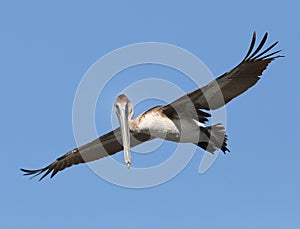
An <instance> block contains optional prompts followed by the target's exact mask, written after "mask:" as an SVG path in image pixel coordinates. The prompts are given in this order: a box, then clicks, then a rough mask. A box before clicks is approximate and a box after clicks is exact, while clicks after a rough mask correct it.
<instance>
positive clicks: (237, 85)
mask: <svg viewBox="0 0 300 229" xmlns="http://www.w3.org/2000/svg"><path fill="white" fill-rule="evenodd" d="M267 37H268V33H265V35H264V37H263V39H262V41H261V42H260V43H259V45H258V46H257V48H256V49H255V51H253V48H254V45H255V41H256V33H255V32H254V34H253V37H252V41H251V44H250V48H249V50H248V52H247V54H246V56H245V58H244V59H243V60H242V62H241V63H240V64H239V65H237V66H236V67H235V68H233V69H232V70H230V71H229V72H226V73H225V74H223V75H221V76H220V77H218V78H217V79H215V80H213V81H211V82H210V83H209V84H207V85H206V86H204V87H202V88H200V89H198V90H195V91H193V92H191V93H188V94H187V95H185V96H183V97H181V98H179V99H177V100H175V101H174V102H172V103H171V104H169V105H166V106H165V107H164V112H165V114H166V115H168V116H170V115H172V113H174V110H176V111H177V113H186V111H190V110H191V109H194V110H195V109H196V110H198V109H205V110H214V109H218V108H220V107H222V106H223V105H225V104H226V103H228V102H229V101H231V100H232V99H233V98H235V97H237V96H239V95H240V94H242V93H243V92H245V91H246V90H248V89H249V88H250V87H252V86H253V85H255V84H256V82H257V81H258V80H259V79H260V76H261V75H262V73H263V71H264V70H265V69H266V68H267V66H268V64H269V63H270V62H271V61H273V60H275V59H276V58H278V57H282V56H280V55H276V54H277V53H279V52H280V51H281V50H279V51H275V52H272V53H268V52H269V51H270V50H271V49H272V48H274V46H276V45H277V43H278V42H275V43H273V44H272V45H271V46H270V47H268V48H266V49H265V50H262V48H263V46H264V44H265V42H266V40H267ZM252 51H253V52H252ZM191 104H192V105H193V107H192V108H191ZM197 112H198V111H197ZM205 114H206V113H204V114H203V115H202V121H205V118H206V117H207V115H205ZM199 121H201V120H199Z"/></svg>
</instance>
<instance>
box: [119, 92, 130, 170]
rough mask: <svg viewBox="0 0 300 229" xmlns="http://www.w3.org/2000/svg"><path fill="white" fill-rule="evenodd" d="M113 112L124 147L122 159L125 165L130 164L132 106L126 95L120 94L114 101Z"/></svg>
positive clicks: (128, 165)
mask: <svg viewBox="0 0 300 229" xmlns="http://www.w3.org/2000/svg"><path fill="white" fill-rule="evenodd" d="M115 112H116V114H117V116H118V120H119V123H120V128H121V135H122V141H123V148H124V160H125V163H126V164H127V167H128V168H130V165H131V154H130V125H129V124H130V122H131V118H132V116H133V106H132V103H131V102H130V100H129V99H128V97H127V96H126V95H124V94H121V95H119V96H118V97H117V99H116V101H115Z"/></svg>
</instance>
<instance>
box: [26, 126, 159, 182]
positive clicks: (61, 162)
mask: <svg viewBox="0 0 300 229" xmlns="http://www.w3.org/2000/svg"><path fill="white" fill-rule="evenodd" d="M151 139H153V137H151V136H150V135H148V134H142V133H132V134H131V137H130V145H131V147H134V146H136V145H138V144H141V143H143V142H145V141H148V140H151ZM121 150H123V145H122V138H121V131H120V128H117V129H115V130H113V131H111V132H109V133H107V134H105V135H103V136H101V137H99V138H97V139H95V140H94V141H92V142H90V143H87V144H85V145H83V146H81V147H79V148H76V149H73V150H71V151H69V152H67V153H66V154H65V155H63V156H62V157H59V158H57V159H56V160H55V161H54V162H53V163H52V164H50V165H48V166H46V167H44V168H42V169H37V170H28V169H21V171H22V172H24V175H33V177H35V176H38V175H40V174H42V173H44V174H43V176H42V177H41V178H40V180H42V179H43V178H44V177H46V176H47V175H48V174H49V173H51V176H50V177H51V178H52V177H53V176H55V174H56V173H58V172H59V171H61V170H64V169H65V168H68V167H70V166H72V165H77V164H80V163H87V162H90V161H94V160H98V159H100V158H103V157H107V156H109V155H112V154H115V153H117V152H119V151H121Z"/></svg>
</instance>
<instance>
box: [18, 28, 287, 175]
mask: <svg viewBox="0 0 300 229" xmlns="http://www.w3.org/2000/svg"><path fill="white" fill-rule="evenodd" d="M267 36H268V33H265V35H264V37H263V38H262V40H261V42H260V43H259V45H258V46H257V48H256V49H255V50H254V51H253V49H254V46H255V41H256V34H255V32H254V34H253V36H252V41H251V44H250V48H249V50H248V52H247V54H246V56H245V58H244V59H243V60H242V61H241V63H239V64H238V65H237V66H236V67H235V68H233V69H232V70H230V71H228V72H226V73H225V74H223V75H221V76H220V77H218V78H216V79H215V80H213V81H211V82H210V83H209V84H207V85H206V86H204V87H202V88H200V89H197V90H195V91H193V92H190V93H188V94H186V95H184V96H182V97H181V98H179V99H177V100H175V101H174V102H172V103H170V104H168V105H165V106H156V107H153V108H151V109H149V110H148V111H146V112H144V113H142V114H140V115H139V116H137V118H135V119H134V120H132V117H133V105H132V104H131V102H130V100H129V99H128V98H127V97H126V95H123V94H122V95H119V96H118V97H117V99H116V101H115V105H114V106H115V111H116V114H117V116H118V120H119V123H120V128H117V129H115V130H113V131H111V132H109V133H107V134H105V135H103V136H101V137H99V138H97V139H95V140H93V141H92V142H90V143H87V144H85V145H83V146H81V147H78V148H75V149H73V150H71V151H69V152H67V153H66V154H65V155H63V156H62V157H59V158H57V159H56V160H55V161H54V162H53V163H51V164H50V165H48V166H46V167H44V168H42V169H37V170H27V169H21V171H23V172H24V175H34V176H37V175H39V174H42V173H44V174H43V175H42V176H41V178H40V180H41V179H43V178H44V177H46V176H47V175H48V174H49V173H51V176H50V177H51V178H52V177H53V176H54V175H55V174H56V173H57V172H59V171H61V170H64V169H65V168H67V167H70V166H72V165H76V164H80V163H86V162H90V161H93V160H97V159H100V158H103V157H106V156H109V155H113V154H115V153H117V152H119V151H122V150H124V160H125V163H126V164H127V166H128V168H129V167H130V165H131V155H130V147H134V146H136V145H138V144H140V143H143V142H145V141H149V140H151V139H154V138H162V139H165V140H169V141H175V142H185V143H193V144H196V145H197V146H199V147H201V148H203V149H204V150H206V151H208V152H210V153H214V152H215V151H216V150H219V149H220V150H222V151H223V152H224V153H226V152H227V151H229V150H228V148H227V142H226V141H227V136H226V133H225V129H224V127H223V125H222V124H220V123H218V124H215V125H212V126H205V122H206V121H208V118H209V117H210V114H209V113H207V112H204V111H203V110H214V109H218V108H220V107H222V106H223V105H225V104H226V103H228V102H229V101H231V100H232V99H233V98H235V97H237V96H238V95H240V94H242V93H243V92H245V91H246V90H248V89H249V88H250V87H252V86H253V85H255V84H256V82H257V81H258V80H259V79H260V76H261V75H262V73H263V71H264V70H265V69H266V67H267V66H268V64H269V63H270V62H272V61H273V60H275V59H276V58H278V57H283V56H281V55H276V54H277V53H279V52H280V51H281V50H278V51H274V52H272V53H269V51H270V50H271V49H272V48H274V46H276V45H277V43H278V42H275V43H273V44H272V45H271V46H269V47H268V48H266V49H264V50H263V46H264V44H265V42H266V40H267ZM34 176H33V177H34Z"/></svg>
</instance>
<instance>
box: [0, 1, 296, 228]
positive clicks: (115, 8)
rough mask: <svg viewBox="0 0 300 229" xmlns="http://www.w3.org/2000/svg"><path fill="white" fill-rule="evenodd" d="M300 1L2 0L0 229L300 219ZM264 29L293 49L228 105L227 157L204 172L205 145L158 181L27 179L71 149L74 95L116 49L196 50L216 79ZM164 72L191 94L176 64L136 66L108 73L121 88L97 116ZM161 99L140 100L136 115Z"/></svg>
mask: <svg viewBox="0 0 300 229" xmlns="http://www.w3.org/2000/svg"><path fill="white" fill-rule="evenodd" d="M298 9H299V5H297V3H296V2H295V1H282V2H268V1H258V0H254V1H248V2H241V1H219V2H217V1H206V2H203V3H200V1H188V2H184V3H183V2H182V3H174V1H151V2H147V3H142V2H141V1H128V2H126V3H125V2H121V1H110V2H109V3H100V1H87V2H85V3H83V2H82V3H78V2H74V1H63V2H62V1H51V2H50V1H47V2H45V1H43V2H41V1H6V2H5V3H4V2H3V1H2V2H1V3H0V24H1V26H0V28H1V36H0V37H1V38H0V40H1V42H0V47H1V49H0V50H1V52H0V60H1V68H0V75H1V81H2V83H1V86H0V87H1V90H0V101H1V121H0V122H1V130H0V136H1V145H2V154H1V155H2V163H1V180H2V184H3V185H2V188H1V208H0V215H1V222H0V227H1V228H21V227H22V228H53V227H59V228H83V227H86V228H99V227H103V228H105V227H109V228H120V227H123V228H154V227H156V228H162V227H166V226H168V227H171V226H172V228H182V227H185V228H196V227H197V228H204V227H205V228H299V225H300V220H299V213H300V196H299V193H300V183H299V174H300V166H299V161H300V154H299V149H298V144H297V143H298V142H299V139H300V138H299V137H300V134H299V127H300V126H299V120H298V119H299V116H300V98H299V97H300V96H299V92H298V90H299V88H298V85H299V83H300V80H299V79H300V78H299V76H298V75H299V73H298V66H299V51H300V50H299V40H300V31H299V25H298V21H299V19H300V18H299V14H298ZM254 30H255V31H257V33H258V35H259V36H262V35H263V33H264V32H266V31H268V32H269V35H270V36H269V42H272V41H276V40H279V41H280V44H279V48H282V49H284V51H283V54H284V55H286V58H283V59H280V60H278V61H275V62H274V63H272V64H271V66H270V67H269V68H268V69H267V71H266V72H265V73H264V77H263V79H262V80H261V81H260V82H259V83H258V85H256V86H255V87H254V88H252V89H251V90H250V91H248V92H247V93H245V94H244V95H242V96H241V97H239V98H238V99H236V100H234V101H233V102H231V103H230V104H229V105H228V106H227V132H228V135H229V142H228V143H229V148H230V150H231V153H229V154H227V155H219V157H218V158H217V161H216V162H215V163H214V164H213V166H212V167H211V168H210V169H209V170H208V172H207V173H205V174H203V175H200V174H199V173H198V172H197V170H198V166H199V162H200V160H201V158H202V155H203V151H202V150H201V149H199V150H197V152H196V154H195V155H194V157H193V158H192V160H191V161H190V163H189V164H188V165H187V167H186V168H185V169H184V170H183V171H182V172H181V173H180V174H178V175H177V176H176V177H175V178H173V179H172V180H170V181H168V182H166V183H164V184H162V185H159V186H156V187H153V188H149V189H128V188H122V187H119V186H116V185H113V184H111V183H109V182H107V181H105V180H103V179H101V178H99V177H98V176H96V175H95V174H94V173H93V172H92V171H91V170H90V169H89V167H87V166H85V165H80V166H74V167H72V168H70V169H67V170H65V171H63V172H61V173H60V174H58V175H57V177H55V179H52V180H50V179H45V180H44V181H42V182H38V181H37V180H29V179H27V178H26V177H23V176H22V175H21V173H20V171H19V168H20V167H26V168H38V167H40V166H44V165H46V164H48V163H50V162H52V161H53V160H54V159H56V158H57V157H58V156H61V155H62V154H64V153H65V152H66V151H68V150H69V149H72V148H73V147H74V146H75V140H74V136H73V130H72V106H73V100H74V95H75V92H76V89H77V87H78V84H79V82H80V80H81V79H82V77H83V75H84V73H85V72H86V71H87V69H88V68H89V67H90V66H91V65H92V64H93V63H94V62H95V61H97V60H98V59H99V58H100V57H102V56H103V55H105V54H106V53H108V52H110V51H112V50H114V49H116V48H119V47H121V46H124V45H129V44H133V43H136V42H145V41H155V42H166V43H170V44H173V45H177V46H180V47H182V48H184V49H187V50H189V51H190V52H192V53H194V54H195V55H197V56H198V57H199V58H200V59H201V60H202V61H204V63H205V64H206V65H207V66H208V67H209V68H210V70H211V71H212V72H213V73H214V74H215V75H216V76H218V75H220V74H222V73H224V72H225V71H227V70H229V69H230V68H232V67H234V66H235V65H236V64H237V63H238V62H239V61H240V60H241V58H242V57H243V55H244V54H245V52H246V51H247V48H248V45H249V42H250V38H251V35H252V32H253V31H254ZM172 73H174V77H175V79H174V78H172V77H173V75H172ZM159 74H161V75H162V77H165V78H166V79H169V80H173V81H174V80H175V81H176V82H178V83H179V84H181V85H182V86H183V88H184V90H185V91H186V92H188V91H191V90H194V89H195V87H194V85H192V84H188V83H186V80H182V81H181V77H180V74H178V73H176V71H174V70H172V69H166V68H163V67H161V68H155V67H152V68H151V67H149V66H144V67H143V66H140V67H137V68H136V69H134V68H133V69H130V70H129V71H128V72H127V75H126V73H125V76H128V77H129V78H128V80H127V81H126V80H125V81H124V82H123V81H122V80H121V81H120V82H121V83H120V82H119V83H118V82H117V81H115V82H112V83H114V85H113V86H112V88H114V89H115V91H111V93H107V95H106V98H105V99H103V103H101V100H99V106H98V107H97V112H98V113H99V114H100V113H102V112H103V113H104V114H106V112H108V113H109V112H110V111H111V109H112V104H113V101H114V99H115V97H116V95H118V94H119V93H120V90H122V89H123V83H124V84H125V83H130V82H133V81H134V80H135V79H138V78H139V77H148V76H153V75H156V76H158V75H159ZM120 77H121V76H120ZM199 77H200V76H199ZM183 78H184V77H183ZM166 90H167V89H166ZM166 92H167V91H166ZM174 99H175V98H174ZM158 103H159V101H155V100H153V101H148V102H145V103H143V104H140V105H139V106H138V107H137V113H139V112H142V111H143V110H146V109H147V108H150V107H152V106H154V105H157V104H158ZM109 115H110V113H109ZM109 115H108V116H107V117H103V120H110V116H109ZM103 120H102V117H101V118H100V117H97V118H96V122H97V131H98V132H99V134H102V133H104V132H106V131H109V130H110V129H111V124H110V123H109V122H108V121H103ZM101 121H102V122H103V123H101ZM168 146H169V148H172V147H174V144H172V143H170V144H169V145H168ZM166 149H168V147H167V148H166ZM167 151H168V150H167ZM168 153H169V152H166V151H165V150H161V151H157V152H155V153H154V154H153V155H152V158H153V160H155V157H156V156H157V157H161V156H160V155H169V154H168ZM142 159H143V158H142V157H141V158H140V159H139V160H138V161H139V162H141V163H142V161H143V160H142ZM149 163H150V164H151V162H149Z"/></svg>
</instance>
